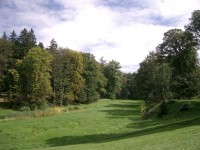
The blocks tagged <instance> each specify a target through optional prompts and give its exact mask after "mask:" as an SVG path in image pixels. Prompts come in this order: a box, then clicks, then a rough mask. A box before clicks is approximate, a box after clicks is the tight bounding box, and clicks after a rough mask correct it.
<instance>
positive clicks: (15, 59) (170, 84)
mask: <svg viewBox="0 0 200 150" xmlns="http://www.w3.org/2000/svg"><path fill="white" fill-rule="evenodd" d="M133 43H134V41H133ZM199 46H200V10H195V11H193V13H192V15H191V17H190V18H189V23H188V24H187V25H185V26H184V29H176V28H175V29H170V30H168V31H166V32H165V33H164V37H163V41H162V43H160V44H159V45H158V46H157V47H156V48H155V50H153V51H150V52H149V54H148V56H147V57H146V58H145V59H144V60H143V61H142V62H141V63H140V67H139V69H138V71H137V72H133V73H124V72H122V71H120V68H121V65H120V62H118V61H116V60H111V61H108V62H107V61H106V60H104V59H103V57H102V58H101V59H100V60H96V59H95V56H94V55H93V54H91V53H85V52H81V51H75V50H72V49H69V48H62V47H59V45H58V44H57V42H56V40H55V39H52V40H51V41H50V44H49V46H47V47H44V45H43V43H42V42H38V41H37V39H36V36H35V31H34V30H33V29H32V28H31V29H26V28H24V29H22V30H21V32H20V34H19V35H17V34H16V32H15V30H13V31H12V32H11V33H6V32H4V33H3V34H2V37H1V38H0V93H1V95H2V96H4V97H6V99H7V100H8V101H10V102H12V105H13V108H17V109H18V108H21V107H28V108H30V110H35V109H40V108H42V107H44V106H46V105H54V106H55V105H58V106H62V105H68V104H74V103H75V104H89V103H93V102H95V101H97V100H98V99H101V98H108V99H142V100H144V101H145V103H146V107H145V108H143V109H142V111H143V113H144V114H146V113H147V112H149V110H150V108H153V107H154V106H157V104H159V106H160V108H161V112H160V113H161V115H162V114H165V113H166V112H167V110H166V107H165V103H166V102H168V101H171V100H173V99H191V98H199V96H200V65H199V57H198V50H199ZM134 55H137V54H134Z"/></svg>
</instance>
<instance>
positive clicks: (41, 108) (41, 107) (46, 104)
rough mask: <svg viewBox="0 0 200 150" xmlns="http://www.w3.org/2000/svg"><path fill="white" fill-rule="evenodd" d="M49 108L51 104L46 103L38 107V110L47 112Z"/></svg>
mask: <svg viewBox="0 0 200 150" xmlns="http://www.w3.org/2000/svg"><path fill="white" fill-rule="evenodd" d="M48 107H49V104H48V103H47V102H46V101H44V102H42V103H41V104H39V105H38V109H40V110H46V109H47V108H48Z"/></svg>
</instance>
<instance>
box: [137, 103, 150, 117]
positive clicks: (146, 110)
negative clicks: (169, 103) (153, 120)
mask: <svg viewBox="0 0 200 150" xmlns="http://www.w3.org/2000/svg"><path fill="white" fill-rule="evenodd" d="M138 110H139V113H140V115H141V117H142V118H146V117H148V115H149V114H148V113H149V107H148V106H147V105H141V106H139V108H138Z"/></svg>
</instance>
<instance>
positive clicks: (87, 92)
mask: <svg viewBox="0 0 200 150" xmlns="http://www.w3.org/2000/svg"><path fill="white" fill-rule="evenodd" d="M82 56H83V73H82V76H83V78H84V88H83V91H82V92H81V93H80V102H81V103H91V102H94V101H97V100H98V99H99V97H100V91H102V88H104V86H105V84H104V82H105V77H104V76H103V74H102V72H101V68H100V66H99V64H98V62H97V61H96V60H95V57H94V55H93V54H90V53H82ZM103 77H104V78H103Z"/></svg>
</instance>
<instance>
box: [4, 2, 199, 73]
mask: <svg viewBox="0 0 200 150" xmlns="http://www.w3.org/2000/svg"><path fill="white" fill-rule="evenodd" d="M8 2H9V4H8V3H7V5H5V6H4V7H3V8H1V7H0V19H1V20H3V23H2V22H1V23H0V32H1V33H2V32H3V30H6V31H7V30H8V29H9V31H12V29H16V28H17V31H19V28H20V27H21V28H23V27H27V28H30V27H33V28H34V29H35V31H36V35H37V37H38V41H42V42H44V44H45V46H48V45H49V42H50V40H51V39H52V38H54V39H55V40H56V41H57V42H58V44H59V46H61V47H69V48H71V49H75V50H82V51H84V50H85V51H91V52H92V53H93V54H94V55H95V56H96V58H97V59H99V58H100V57H101V56H104V58H105V59H107V60H112V59H114V60H117V61H119V62H120V63H121V65H122V66H123V68H122V70H123V71H126V72H127V71H130V72H133V71H136V69H137V68H138V64H139V63H140V62H141V61H142V60H143V59H144V58H145V57H146V55H147V54H148V52H149V51H150V50H154V49H155V47H156V46H157V45H158V44H159V43H160V42H161V41H162V37H163V33H164V32H166V31H167V30H169V29H171V28H175V27H176V28H183V26H184V25H185V24H187V23H188V18H189V17H190V16H191V13H192V12H193V10H195V9H198V6H199V4H200V2H199V0H184V1H183V0H176V1H174V0H144V1H142V2H141V1H139V0H129V1H128V0H127V1H118V0H116V1H114V0H112V1H103V0H73V1H71V0H54V1H52V2H53V3H54V5H56V4H57V5H56V6H54V5H52V6H51V4H48V3H47V1H45V0H35V1H25V0H18V1H14V0H10V1H8ZM105 2H107V3H106V4H105ZM108 2H110V3H108ZM122 3H123V4H122ZM141 3H142V4H141ZM112 4H113V5H112ZM114 4H115V5H114ZM129 4H132V5H130V6H126V5H129ZM11 5H12V7H16V9H14V10H13V9H12V8H11V7H7V6H11ZM47 5H48V7H49V6H51V7H53V8H52V9H49V8H47V7H45V6H47ZM54 7H55V8H54ZM2 12H4V13H2ZM1 14H3V15H1ZM6 15H9V16H8V17H7V18H6ZM5 18H6V20H5ZM6 24H9V27H8V28H7V29H2V28H6ZM11 27H12V28H11Z"/></svg>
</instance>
